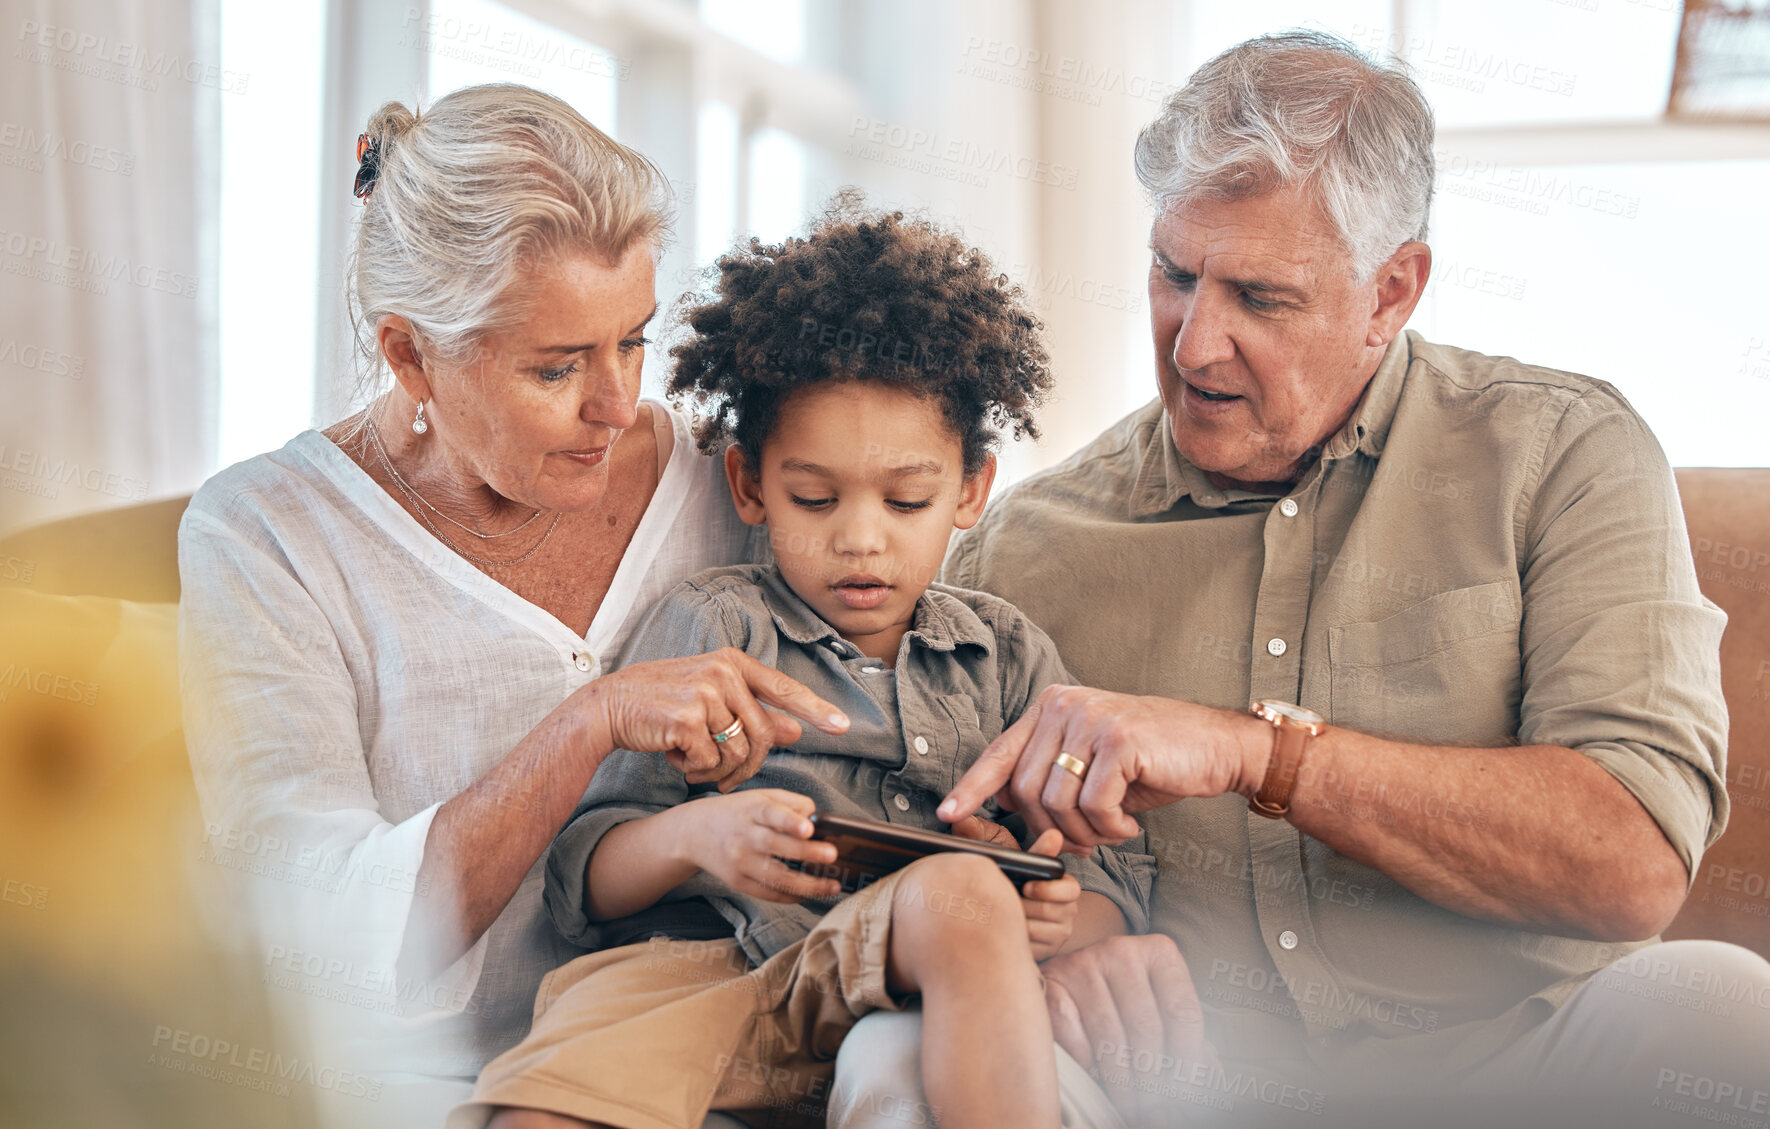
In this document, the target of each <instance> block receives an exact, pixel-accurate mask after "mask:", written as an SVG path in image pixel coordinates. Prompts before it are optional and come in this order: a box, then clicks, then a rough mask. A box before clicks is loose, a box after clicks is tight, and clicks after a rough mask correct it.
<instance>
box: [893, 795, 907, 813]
mask: <svg viewBox="0 0 1770 1129" xmlns="http://www.w3.org/2000/svg"><path fill="white" fill-rule="evenodd" d="M891 802H892V803H894V804H896V805H897V810H898V811H909V810H910V798H909V797H908V796H904V795H897V796H893V797H891Z"/></svg>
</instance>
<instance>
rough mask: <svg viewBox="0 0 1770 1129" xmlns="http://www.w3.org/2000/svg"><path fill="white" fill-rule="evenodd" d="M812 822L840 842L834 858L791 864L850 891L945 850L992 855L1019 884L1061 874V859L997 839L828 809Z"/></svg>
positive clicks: (820, 833)
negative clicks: (988, 840) (981, 839)
mask: <svg viewBox="0 0 1770 1129" xmlns="http://www.w3.org/2000/svg"><path fill="white" fill-rule="evenodd" d="M811 825H812V827H813V831H812V832H811V837H812V838H813V839H821V840H823V841H824V842H826V843H834V844H836V861H835V862H833V863H816V862H807V863H800V862H797V861H793V862H789V863H788V865H789V866H793V867H795V868H796V869H799V870H803V871H804V872H805V873H807V874H813V875H816V876H817V877H819V878H834V879H836V880H837V881H838V882H840V883H842V892H843V893H845V894H852V893H854V892H855V891H856V890H859V889H860V888H861V887H863V886H866V885H869V884H871V883H873V882H877V881H878V880H879V879H881V878H883V877H885V876H886V875H887V874H890V873H892V872H893V871H896V870H901V869H903V868H904V867H906V866H908V865H909V864H910V863H912V862H915V861H916V860H917V859H919V858H925V857H926V856H928V855H931V854H936V853H939V852H941V851H962V852H965V853H967V854H974V855H982V856H984V857H985V858H987V859H991V860H993V861H994V862H995V864H996V865H997V866H999V867H1001V868H1002V873H1003V874H1006V875H1007V876H1008V880H1009V881H1011V882H1013V883H1014V885H1015V887H1016V888H1018V887H1020V886H1021V885H1023V884H1024V883H1027V882H1048V881H1050V880H1052V879H1056V878H1062V877H1063V863H1062V862H1060V861H1058V860H1057V859H1054V858H1046V857H1045V856H1043V855H1031V854H1027V853H1026V852H1025V851H1018V850H1014V849H1013V848H1011V847H1002V846H998V845H996V844H995V843H980V842H978V841H977V840H975V839H962V838H960V837H959V836H957V835H952V834H945V835H943V834H940V833H938V832H934V831H922V830H918V829H916V828H910V827H893V826H892V825H891V824H889V823H880V822H878V821H876V820H871V819H850V818H847V817H845V816H840V815H829V814H826V813H824V812H814V813H813V814H812V816H811Z"/></svg>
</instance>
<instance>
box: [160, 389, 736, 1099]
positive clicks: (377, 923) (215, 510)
mask: <svg viewBox="0 0 1770 1129" xmlns="http://www.w3.org/2000/svg"><path fill="white" fill-rule="evenodd" d="M652 408H653V418H654V420H655V421H656V424H657V428H658V448H659V456H660V463H661V464H662V465H661V471H660V481H659V483H658V487H657V492H656V494H655V495H654V496H653V497H652V500H651V503H650V505H649V506H648V508H647V509H646V511H645V514H644V516H643V518H642V519H641V521H640V523H639V527H638V529H637V531H636V532H635V533H634V535H633V540H632V542H631V544H630V545H629V546H628V548H627V552H626V555H625V556H624V557H623V558H622V560H621V563H620V566H619V568H618V570H617V571H616V573H615V577H614V582H613V584H612V586H611V587H610V588H609V592H608V595H607V596H606V597H605V598H604V599H603V602H602V606H601V607H600V609H599V610H598V611H597V614H596V620H595V622H594V623H592V624H591V626H590V630H589V631H588V632H587V633H586V634H585V635H583V636H579V635H577V634H576V633H574V632H573V631H572V630H571V629H569V628H567V627H566V626H565V625H564V624H562V623H561V622H560V621H559V620H557V619H555V618H554V617H553V616H552V615H550V614H549V613H547V612H545V611H543V610H542V609H541V608H539V607H537V606H536V605H534V604H531V603H529V602H528V601H527V600H524V599H523V598H522V597H520V596H518V595H516V594H515V593H514V592H512V591H510V590H509V589H508V588H505V587H504V586H502V585H500V584H498V583H497V582H496V581H494V580H492V579H491V578H489V577H487V576H486V575H485V574H484V573H482V572H480V571H479V570H478V569H476V568H474V567H473V566H472V565H470V564H468V563H467V562H466V561H465V560H463V559H462V558H461V557H459V556H458V555H456V554H455V553H454V552H453V551H452V550H450V549H449V548H448V547H447V546H445V545H443V544H442V543H441V542H440V541H438V540H437V539H436V537H435V536H433V535H432V534H431V533H430V532H429V531H428V530H426V529H425V528H424V527H423V526H422V525H420V524H419V523H418V521H417V520H415V519H414V518H413V517H412V516H411V515H410V514H409V513H407V512H406V511H405V510H404V509H403V508H401V507H400V505H399V504H398V503H397V502H395V501H394V499H393V498H392V497H391V496H389V495H388V493H387V492H386V491H385V490H383V489H382V488H381V487H380V486H379V485H377V484H376V483H375V482H374V480H372V479H371V478H370V477H369V476H368V475H367V474H366V473H364V471H363V470H362V469H361V468H360V467H358V466H357V465H356V464H355V463H354V462H352V461H351V460H350V459H349V458H348V457H347V456H346V455H345V454H344V453H343V452H342V451H340V450H339V449H338V447H337V446H336V445H334V444H333V443H332V442H331V440H329V439H327V438H326V437H325V436H324V435H322V434H320V433H319V432H317V431H308V432H304V433H302V434H301V435H298V436H296V437H295V438H294V439H293V440H292V441H291V442H290V443H289V444H288V445H287V446H286V447H284V448H283V449H282V450H280V451H275V452H272V453H270V454H266V455H260V456H259V457H257V458H254V459H250V460H247V461H246V462H243V463H240V464H238V465H236V466H233V467H229V468H228V469H227V470H224V471H222V472H221V473H220V474H218V475H216V476H215V477H214V478H212V479H210V480H209V481H208V482H207V483H206V484H204V486H203V487H202V489H200V490H199V491H198V492H197V494H196V496H195V497H194V498H193V499H192V500H191V504H190V508H189V510H188V511H187V512H186V513H185V516H184V520H183V524H182V525H181V526H180V528H179V570H180V574H181V576H182V579H183V600H182V603H181V605H180V609H179V649H180V661H181V678H182V683H183V700H184V718H185V730H186V737H187V741H188V743H189V747H190V756H191V765H192V768H193V770H194V771H195V775H196V783H197V790H198V794H199V796H200V798H201V801H202V807H203V816H204V820H205V824H206V827H205V832H206V834H205V845H204V850H203V855H202V859H201V861H202V862H205V863H211V864H213V865H214V867H215V868H216V869H215V870H214V871H210V870H208V868H207V867H202V866H199V867H198V870H199V872H200V874H202V875H203V876H204V877H206V878H207V879H210V880H214V881H222V882H224V883H226V884H227V886H228V888H229V890H230V891H231V894H232V897H233V901H232V903H231V904H233V905H236V906H238V907H239V908H240V912H241V914H242V916H243V917H245V918H247V919H248V920H247V921H243V922H241V923H239V924H242V925H244V924H250V925H251V926H252V927H253V932H252V933H251V934H250V935H251V936H253V937H254V938H255V940H254V942H253V943H254V945H255V946H256V947H257V949H258V950H259V951H255V952H254V953H253V954H251V955H252V956H253V957H254V958H255V959H261V960H262V962H263V969H264V974H265V975H264V980H265V983H267V984H268V985H270V988H269V992H270V995H271V997H272V1000H273V1003H282V1004H293V1005H297V1010H298V1011H299V1013H300V1016H301V1020H302V1022H303V1023H304V1025H305V1026H306V1027H307V1028H308V1030H309V1033H310V1035H312V1036H314V1038H313V1039H312V1042H313V1044H314V1045H315V1046H316V1047H318V1048H321V1049H319V1050H316V1051H315V1052H314V1053H315V1054H316V1055H317V1056H322V1057H321V1060H320V1061H319V1062H318V1066H319V1067H321V1068H324V1067H327V1066H330V1067H332V1068H333V1069H334V1071H335V1072H343V1073H344V1074H348V1073H349V1072H355V1073H356V1074H358V1075H360V1077H358V1078H356V1079H355V1080H354V1081H350V1082H349V1083H348V1084H346V1083H344V1082H340V1083H337V1084H335V1085H333V1086H331V1087H328V1089H329V1090H331V1091H334V1092H332V1093H330V1094H329V1095H328V1096H329V1097H331V1098H334V1099H337V1100H338V1101H341V1102H342V1103H343V1104H344V1105H345V1106H346V1107H350V1106H352V1105H359V1104H360V1106H361V1109H360V1111H359V1112H361V1113H362V1114H364V1115H365V1118H364V1119H365V1120H368V1121H381V1122H383V1123H387V1122H388V1121H389V1116H388V1115H393V1120H403V1118H401V1117H399V1115H398V1114H397V1113H395V1109H394V1108H393V1106H394V1103H392V1102H390V1101H389V1102H384V1101H383V1095H384V1094H385V1095H386V1096H387V1097H391V1096H392V1095H391V1094H390V1093H388V1088H389V1087H394V1086H395V1080H396V1079H401V1078H404V1079H408V1080H411V1081H420V1080H422V1079H424V1078H429V1079H438V1080H441V1079H451V1080H458V1081H456V1083H455V1084H454V1085H450V1086H448V1087H447V1090H448V1097H447V1098H446V1099H444V1104H445V1105H446V1100H449V1099H452V1098H454V1097H460V1096H464V1094H465V1089H464V1087H462V1086H461V1085H460V1083H461V1082H470V1081H471V1080H472V1079H473V1078H474V1077H475V1076H476V1075H477V1074H478V1073H479V1070H480V1068H481V1067H482V1066H483V1065H484V1064H485V1063H486V1062H487V1061H489V1060H490V1059H491V1058H492V1057H493V1056H495V1055H496V1054H498V1053H499V1052H500V1051H503V1050H504V1049H506V1048H507V1047H510V1046H512V1045H513V1044H515V1043H516V1042H517V1041H518V1040H519V1039H520V1038H521V1037H522V1036H523V1035H524V1034H525V1033H526V1032H527V1031H528V1027H529V1023H530V1017H531V1014H532V1009H533V1004H534V997H535V990H536V987H537V985H538V984H539V982H540V980H541V977H542V976H543V975H545V974H546V973H547V972H548V971H549V970H550V969H552V968H554V967H556V966H557V965H560V964H562V963H564V962H565V961H567V960H569V959H571V958H572V957H573V956H576V955H577V953H578V951H579V950H576V949H574V948H572V947H571V946H569V945H567V944H566V943H565V942H564V941H563V940H561V939H560V938H559V937H558V936H556V934H555V933H554V930H553V928H552V926H551V925H550V924H549V923H548V920H547V918H546V915H545V913H544V911H543V910H542V908H541V890H542V874H543V864H542V862H541V861H537V862H536V863H535V865H534V866H533V867H532V868H530V870H529V873H528V875H527V876H526V877H525V878H524V879H523V882H522V885H521V887H520V888H519V889H518V890H517V892H516V895H515V897H514V898H512V899H511V901H510V904H509V905H508V906H507V907H506V908H505V909H504V911H503V913H501V914H500V915H499V916H498V919H497V920H496V921H495V922H494V923H493V925H492V927H491V928H490V929H489V930H488V931H487V932H486V933H485V935H484V936H482V937H481V938H480V939H479V941H478V943H476V944H475V945H474V946H473V948H472V949H471V951H469V952H468V953H467V955H465V956H464V957H462V958H461V960H460V961H459V962H457V963H456V964H455V965H454V966H453V967H451V968H449V969H448V970H446V971H445V972H444V973H442V974H441V975H439V976H437V977H435V978H434V979H432V980H430V981H426V982H412V983H401V982H398V981H396V980H395V978H394V974H393V969H394V962H395V958H396V957H397V956H398V954H399V952H400V948H401V943H402V940H403V937H404V932H405V927H406V920H407V916H408V912H409V910H410V908H411V905H412V901H413V899H414V897H416V896H420V894H421V893H422V892H421V891H419V890H417V889H416V887H417V882H416V877H417V874H418V870H419V866H420V864H421V863H422V862H423V858H424V847H425V840H426V837H427V835H428V833H429V830H430V821H431V819H432V818H434V817H435V815H436V811H437V809H438V808H439V807H440V806H441V805H442V803H443V802H444V801H446V800H448V799H449V798H451V797H453V796H454V795H456V794H457V793H459V792H461V791H462V790H463V789H465V788H466V787H468V786H469V785H470V784H472V783H473V782H474V781H476V780H478V779H479V778H480V777H481V776H482V775H484V774H485V773H486V771H487V770H489V769H490V768H491V767H492V766H493V765H495V764H496V763H497V762H498V761H499V760H500V759H501V758H503V756H504V755H505V754H506V753H508V752H509V751H510V750H511V748H513V747H514V746H515V745H516V743H517V742H518V741H520V740H521V739H522V738H523V736H524V735H525V734H527V733H528V732H529V730H530V729H532V728H533V727H534V726H535V724H536V723H537V722H539V721H540V720H541V719H542V718H543V717H545V716H546V715H547V714H548V713H549V712H550V711H551V710H553V709H554V708H555V707H556V706H558V705H559V704H560V702H562V701H563V700H564V699H565V698H566V696H567V695H569V694H570V693H571V692H572V691H573V690H576V689H577V688H578V687H580V686H582V685H584V684H585V683H587V682H589V681H591V680H592V679H594V678H596V677H597V676H598V675H600V674H601V673H602V672H603V670H604V669H605V664H608V663H612V661H613V660H614V658H615V656H616V655H617V654H618V653H619V651H620V650H621V647H622V645H623V643H624V642H625V640H626V637H627V634H628V632H630V631H631V630H632V629H633V627H634V625H636V624H637V623H639V622H640V620H641V617H642V616H643V614H644V613H645V611H646V610H647V609H648V608H649V607H650V606H651V605H652V603H653V602H655V601H656V600H657V598H658V597H659V596H660V595H662V594H663V593H664V592H666V591H667V590H669V589H670V588H671V587H673V586H674V585H676V584H677V583H679V582H680V581H681V580H683V579H684V578H685V577H687V576H689V575H691V574H692V573H695V572H698V571H700V570H701V569H703V568H708V567H711V566H714V565H724V564H733V563H738V562H741V561H745V560H749V559H752V554H753V553H754V552H756V551H758V550H761V551H764V552H765V549H762V544H763V543H762V540H761V538H760V537H754V536H752V531H751V530H750V529H749V528H748V527H746V526H744V525H743V524H742V523H741V522H740V521H739V520H738V518H737V515H736V513H735V512H734V510H733V507H732V504H731V499H730V495H729V493H728V491H727V489H726V485H725V477H724V471H723V465H722V462H721V460H719V459H716V458H707V457H705V456H703V455H701V454H699V452H697V451H696V449H695V445H694V440H693V438H692V436H691V435H690V434H689V427H688V424H687V421H686V420H685V419H684V418H682V417H681V416H680V415H678V414H676V413H675V412H674V411H673V410H671V409H670V408H669V406H668V405H665V404H662V403H653V404H652ZM503 814H509V813H503ZM518 817H520V815H519V814H518ZM328 1054H329V1055H331V1056H332V1057H333V1058H334V1060H335V1061H332V1062H329V1063H328V1062H326V1061H324V1058H323V1056H324V1055H328ZM342 1076H343V1074H338V1073H335V1074H334V1075H331V1076H329V1077H333V1078H339V1077H342ZM347 1090H348V1091H353V1092H347ZM359 1090H360V1091H362V1093H355V1092H354V1091H359ZM371 1090H373V1091H374V1094H375V1096H374V1097H370V1096H369V1091H371ZM351 1099H354V1101H353V1100H351ZM426 1104H428V1103H426ZM345 1120H349V1118H348V1117H346V1118H345Z"/></svg>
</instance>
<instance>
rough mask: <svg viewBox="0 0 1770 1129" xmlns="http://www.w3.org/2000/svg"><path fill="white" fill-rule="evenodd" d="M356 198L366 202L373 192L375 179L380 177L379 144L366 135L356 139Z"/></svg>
mask: <svg viewBox="0 0 1770 1129" xmlns="http://www.w3.org/2000/svg"><path fill="white" fill-rule="evenodd" d="M356 160H357V166H356V198H357V199H358V200H366V199H368V198H369V193H371V192H373V191H374V190H375V178H376V177H378V176H380V175H381V142H379V141H374V140H371V139H370V137H369V135H368V134H366V133H363V134H358V135H357V139H356Z"/></svg>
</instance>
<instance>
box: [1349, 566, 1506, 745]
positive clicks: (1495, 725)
mask: <svg viewBox="0 0 1770 1129" xmlns="http://www.w3.org/2000/svg"><path fill="white" fill-rule="evenodd" d="M1520 607H1521V605H1520V599H1519V592H1518V585H1517V582H1516V581H1514V580H1495V581H1491V582H1489V583H1487V584H1477V585H1474V586H1472V587H1468V588H1456V589H1453V590H1451V591H1449V592H1441V593H1439V594H1438V595H1436V596H1433V597H1431V598H1430V599H1427V600H1423V601H1421V602H1420V603H1418V604H1415V605H1414V606H1412V607H1410V608H1407V609H1406V610H1404V611H1400V612H1397V613H1395V614H1394V615H1392V616H1389V617H1388V618H1386V619H1379V620H1376V621H1374V622H1370V623H1349V624H1344V625H1341V626H1338V627H1330V628H1328V665H1329V669H1330V686H1331V689H1330V693H1331V695H1332V697H1331V707H1330V709H1331V712H1330V716H1329V720H1330V721H1331V722H1333V723H1334V724H1336V725H1344V726H1348V727H1351V728H1354V729H1365V730H1370V731H1373V732H1376V733H1382V734H1386V735H1389V736H1392V737H1399V738H1404V739H1407V740H1411V741H1427V742H1442V743H1445V744H1458V745H1492V744H1497V743H1501V742H1505V741H1510V740H1513V739H1515V738H1516V737H1517V735H1518V705H1519V697H1520V687H1521V684H1522V681H1521V671H1522V660H1521V658H1520V656H1519V653H1518V628H1519V617H1520Z"/></svg>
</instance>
